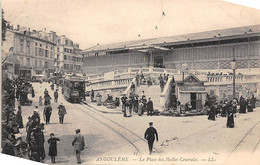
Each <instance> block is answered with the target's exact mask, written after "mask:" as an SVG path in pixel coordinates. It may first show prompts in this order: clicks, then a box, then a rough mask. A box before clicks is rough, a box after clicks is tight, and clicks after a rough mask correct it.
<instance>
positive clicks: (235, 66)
mask: <svg viewBox="0 0 260 165" xmlns="http://www.w3.org/2000/svg"><path fill="white" fill-rule="evenodd" d="M236 68H237V62H236V59H235V48H233V60H232V61H231V69H232V70H233V99H234V98H235V97H236Z"/></svg>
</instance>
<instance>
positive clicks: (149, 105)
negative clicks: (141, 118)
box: [146, 100, 153, 116]
mask: <svg viewBox="0 0 260 165" xmlns="http://www.w3.org/2000/svg"><path fill="white" fill-rule="evenodd" d="M146 107H147V116H149V115H150V116H152V113H153V102H152V101H151V100H149V101H148V102H147V104H146Z"/></svg>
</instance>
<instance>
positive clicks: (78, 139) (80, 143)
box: [72, 133, 85, 163]
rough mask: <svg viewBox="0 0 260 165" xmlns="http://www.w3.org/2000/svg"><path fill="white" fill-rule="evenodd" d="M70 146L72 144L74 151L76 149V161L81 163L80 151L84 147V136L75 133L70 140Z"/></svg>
mask: <svg viewBox="0 0 260 165" xmlns="http://www.w3.org/2000/svg"><path fill="white" fill-rule="evenodd" d="M72 146H74V151H76V157H77V163H81V159H80V151H83V150H84V148H85V141H84V136H83V135H81V134H80V133H78V134H76V135H75V137H74V140H73V141H72Z"/></svg>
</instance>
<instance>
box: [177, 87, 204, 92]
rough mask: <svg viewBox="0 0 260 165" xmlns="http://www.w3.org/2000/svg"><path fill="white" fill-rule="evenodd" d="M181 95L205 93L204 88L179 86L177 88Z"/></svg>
mask: <svg viewBox="0 0 260 165" xmlns="http://www.w3.org/2000/svg"><path fill="white" fill-rule="evenodd" d="M179 90H180V92H181V93H191V92H194V93H207V90H206V88H205V87H194V86H181V87H179Z"/></svg>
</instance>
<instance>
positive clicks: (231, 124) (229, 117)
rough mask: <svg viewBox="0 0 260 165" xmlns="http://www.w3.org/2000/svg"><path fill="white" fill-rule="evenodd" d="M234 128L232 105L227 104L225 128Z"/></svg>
mask: <svg viewBox="0 0 260 165" xmlns="http://www.w3.org/2000/svg"><path fill="white" fill-rule="evenodd" d="M234 126H235V124H234V111H233V106H232V104H229V105H228V108H227V128H233V127H234Z"/></svg>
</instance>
